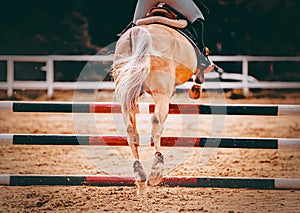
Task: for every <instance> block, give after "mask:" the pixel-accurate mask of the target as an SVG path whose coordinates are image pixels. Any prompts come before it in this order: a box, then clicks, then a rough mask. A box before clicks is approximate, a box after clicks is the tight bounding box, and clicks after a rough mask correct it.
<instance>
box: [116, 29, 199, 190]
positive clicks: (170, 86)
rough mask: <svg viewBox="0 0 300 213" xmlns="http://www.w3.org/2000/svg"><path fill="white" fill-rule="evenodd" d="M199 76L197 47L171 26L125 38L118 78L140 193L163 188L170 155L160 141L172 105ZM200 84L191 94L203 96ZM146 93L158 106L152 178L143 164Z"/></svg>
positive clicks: (119, 51)
mask: <svg viewBox="0 0 300 213" xmlns="http://www.w3.org/2000/svg"><path fill="white" fill-rule="evenodd" d="M197 72H198V73H197ZM197 74H199V71H197V55H196V52H195V48H194V46H193V45H192V44H191V42H190V41H189V40H188V39H187V38H186V37H185V36H183V35H182V34H181V33H179V32H178V31H177V30H175V29H173V28H171V27H169V26H166V25H162V24H157V23H152V24H149V25H140V26H135V27H132V28H130V29H129V30H127V31H126V32H125V33H124V34H123V35H121V37H120V38H119V39H118V41H117V43H116V48H115V54H114V59H113V65H112V76H113V78H114V81H115V85H116V88H115V95H116V98H117V100H118V101H119V102H120V104H121V107H122V115H123V121H124V124H125V126H126V128H127V141H128V144H129V146H130V148H131V151H132V154H133V158H134V163H133V171H134V174H135V183H136V185H137V188H138V194H145V193H146V192H147V186H148V185H159V184H160V183H161V181H162V179H163V164H164V156H163V154H162V152H161V146H160V139H161V136H162V133H163V125H164V122H165V120H166V118H167V116H168V112H169V103H170V102H171V98H172V96H173V95H174V93H175V90H176V86H177V85H180V84H183V83H185V82H186V81H188V80H189V79H190V78H191V77H192V76H193V75H197ZM194 86H195V87H194V88H193V89H190V90H189V93H190V96H192V97H195V96H196V97H199V94H198V93H199V85H198V84H195V85H194ZM200 88H201V86H200ZM143 92H147V93H149V94H150V95H151V96H152V99H153V101H154V104H155V110H154V113H153V115H152V119H151V122H152V129H151V137H152V141H153V143H154V149H155V154H154V160H153V165H152V168H151V173H150V174H149V176H148V177H147V174H146V172H145V170H144V168H143V166H142V164H141V162H140V160H139V150H138V147H139V133H138V131H137V127H136V114H137V113H138V110H139V109H138V106H137V102H138V98H139V96H140V94H141V93H143ZM194 93H197V94H196V95H195V94H194Z"/></svg>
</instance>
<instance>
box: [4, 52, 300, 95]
mask: <svg viewBox="0 0 300 213" xmlns="http://www.w3.org/2000/svg"><path fill="white" fill-rule="evenodd" d="M112 59H113V55H96V56H87V55H78V56H77V55H49V56H0V61H4V62H6V63H7V80H6V82H0V89H5V90H7V94H8V96H12V95H13V90H14V89H42V90H43V89H45V90H47V94H48V96H49V97H51V96H52V95H53V93H54V90H55V89H63V90H74V89H114V84H113V83H112V82H101V83H99V82H95V81H92V82H55V81H54V63H55V62H58V61H86V62H88V61H112ZM211 59H212V60H213V61H214V62H241V63H242V70H241V74H242V76H243V77H242V80H241V82H220V83H219V84H216V83H214V82H206V83H205V85H204V88H206V89H218V88H223V89H231V88H242V89H243V91H244V92H245V93H246V92H247V91H248V90H249V88H268V89H275V88H300V82H278V81H276V82H261V81H259V82H251V81H250V82H249V75H248V66H249V62H299V61H300V56H295V57H269V56H211ZM15 62H44V63H46V66H45V67H43V70H44V71H46V81H16V80H15V79H14V72H15V69H14V65H15ZM190 84H191V82H187V83H186V84H184V85H182V86H180V88H189V87H190V86H191V85H190Z"/></svg>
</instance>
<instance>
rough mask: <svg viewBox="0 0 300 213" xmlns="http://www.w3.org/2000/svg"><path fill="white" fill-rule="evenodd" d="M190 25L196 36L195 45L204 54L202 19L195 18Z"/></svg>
mask: <svg viewBox="0 0 300 213" xmlns="http://www.w3.org/2000/svg"><path fill="white" fill-rule="evenodd" d="M192 26H193V28H194V31H195V32H194V34H195V38H196V45H197V47H198V48H199V50H200V51H202V52H203V53H204V54H205V43H204V39H203V36H204V23H203V20H202V19H200V18H199V19H197V20H196V21H194V22H193V23H192Z"/></svg>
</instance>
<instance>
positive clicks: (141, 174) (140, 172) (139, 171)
mask: <svg viewBox="0 0 300 213" xmlns="http://www.w3.org/2000/svg"><path fill="white" fill-rule="evenodd" d="M133 171H134V174H135V180H140V181H144V182H146V181H147V174H146V172H145V170H144V168H143V166H142V164H141V162H140V161H138V160H136V161H134V163H133Z"/></svg>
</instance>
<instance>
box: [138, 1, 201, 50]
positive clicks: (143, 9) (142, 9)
mask: <svg viewBox="0 0 300 213" xmlns="http://www.w3.org/2000/svg"><path fill="white" fill-rule="evenodd" d="M197 1H199V3H201V4H202V6H204V5H203V3H202V2H201V1H200V0H197ZM159 3H165V4H167V5H168V6H170V7H171V8H173V9H174V10H176V11H177V12H179V13H180V14H181V15H182V16H184V17H185V18H186V19H187V20H188V21H189V22H190V23H192V26H193V28H194V29H195V30H196V35H195V37H196V41H195V42H196V45H197V46H198V48H199V49H200V51H201V50H204V48H205V44H204V41H203V27H204V26H203V21H204V20H205V19H204V16H203V14H202V12H201V10H200V9H199V8H198V6H197V5H196V3H195V2H194V1H193V0H138V2H137V5H136V8H135V13H134V18H133V24H135V23H136V21H137V20H138V19H141V18H145V17H146V15H147V12H148V11H149V10H150V9H151V8H153V7H155V6H157V5H158V4H159ZM204 7H205V6H204ZM206 9H207V8H206Z"/></svg>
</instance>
